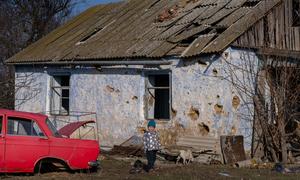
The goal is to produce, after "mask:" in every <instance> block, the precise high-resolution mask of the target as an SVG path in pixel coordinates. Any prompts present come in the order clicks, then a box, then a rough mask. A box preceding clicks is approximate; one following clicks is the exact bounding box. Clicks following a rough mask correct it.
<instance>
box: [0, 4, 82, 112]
mask: <svg viewBox="0 0 300 180" xmlns="http://www.w3.org/2000/svg"><path fill="white" fill-rule="evenodd" d="M78 2H79V0H55V1H53V0H10V1H7V0H0V24H1V26H0V86H1V87H0V107H2V108H13V107H14V106H13V105H14V92H15V89H18V88H15V84H14V69H13V67H9V66H5V65H4V60H6V59H7V58H9V57H11V56H12V55H14V54H16V53H17V52H19V51H20V50H22V49H23V48H25V47H26V46H28V45H29V44H31V43H33V42H35V41H37V40H38V39H40V38H41V37H43V36H44V35H46V34H47V33H49V32H50V31H52V30H53V29H55V28H56V27H58V26H59V25H61V24H62V23H63V22H65V20H66V19H67V18H68V17H69V16H70V14H71V12H72V8H73V6H74V5H75V4H76V3H78ZM25 84H26V83H25Z"/></svg>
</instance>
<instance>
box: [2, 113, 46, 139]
mask: <svg viewBox="0 0 300 180" xmlns="http://www.w3.org/2000/svg"><path fill="white" fill-rule="evenodd" d="M7 134H9V135H21V136H44V133H43V131H42V130H41V129H40V127H39V126H38V125H37V123H36V122H34V121H32V120H29V119H24V118H17V117H8V127H7Z"/></svg>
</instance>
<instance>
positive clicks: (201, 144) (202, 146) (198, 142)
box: [176, 136, 221, 154]
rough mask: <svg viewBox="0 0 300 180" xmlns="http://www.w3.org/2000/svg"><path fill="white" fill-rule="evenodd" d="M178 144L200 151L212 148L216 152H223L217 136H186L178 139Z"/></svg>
mask: <svg viewBox="0 0 300 180" xmlns="http://www.w3.org/2000/svg"><path fill="white" fill-rule="evenodd" d="M176 145H178V146H185V147H191V148H193V149H195V150H198V151H207V150H210V151H212V152H214V153H217V154H221V145H220V139H218V138H215V137H208V136H207V137H204V136H203V137H200V136H184V137H180V138H179V139H178V141H177V142H176Z"/></svg>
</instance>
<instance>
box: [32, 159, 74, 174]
mask: <svg viewBox="0 0 300 180" xmlns="http://www.w3.org/2000/svg"><path fill="white" fill-rule="evenodd" d="M69 170H70V168H69V166H68V165H67V163H65V162H64V161H62V160H59V159H52V158H48V159H42V160H40V161H39V162H38V163H37V164H36V165H35V167H34V173H35V174H40V173H47V172H60V171H69Z"/></svg>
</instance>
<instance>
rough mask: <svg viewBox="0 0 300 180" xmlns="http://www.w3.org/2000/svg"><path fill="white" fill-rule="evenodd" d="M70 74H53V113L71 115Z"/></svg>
mask: <svg viewBox="0 0 300 180" xmlns="http://www.w3.org/2000/svg"><path fill="white" fill-rule="evenodd" d="M69 100H70V76H68V75H63V76H53V78H52V82H51V114H53V115H69V111H70V102H69Z"/></svg>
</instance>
